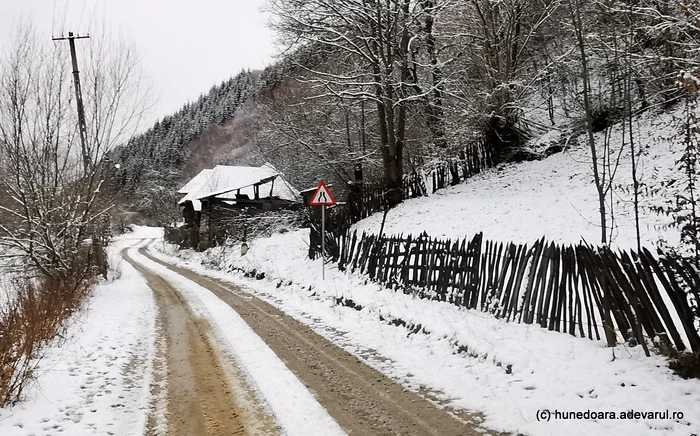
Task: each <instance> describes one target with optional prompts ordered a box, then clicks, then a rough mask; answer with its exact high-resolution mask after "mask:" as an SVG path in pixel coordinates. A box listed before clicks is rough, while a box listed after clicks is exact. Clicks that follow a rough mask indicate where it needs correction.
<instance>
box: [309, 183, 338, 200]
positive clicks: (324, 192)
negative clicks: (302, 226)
mask: <svg viewBox="0 0 700 436" xmlns="http://www.w3.org/2000/svg"><path fill="white" fill-rule="evenodd" d="M309 206H335V198H333V195H331V191H329V190H328V186H326V184H325V183H323V182H321V183H319V184H318V188H316V192H314V195H313V197H311V201H310V202H309Z"/></svg>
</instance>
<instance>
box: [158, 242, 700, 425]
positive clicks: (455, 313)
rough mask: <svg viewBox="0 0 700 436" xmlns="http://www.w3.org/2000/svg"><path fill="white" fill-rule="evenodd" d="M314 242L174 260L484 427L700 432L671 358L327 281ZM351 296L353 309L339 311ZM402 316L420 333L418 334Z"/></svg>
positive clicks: (689, 390)
mask: <svg viewBox="0 0 700 436" xmlns="http://www.w3.org/2000/svg"><path fill="white" fill-rule="evenodd" d="M306 241H308V233H307V231H305V230H300V231H296V232H292V233H288V234H283V235H275V236H273V237H271V238H265V239H259V240H255V241H253V242H252V243H251V244H250V251H248V254H247V255H246V256H244V257H241V256H240V251H239V247H228V248H221V247H219V248H215V249H212V250H209V251H208V252H206V253H194V252H191V251H185V252H179V253H177V254H178V255H179V256H180V257H179V259H175V260H176V261H177V262H178V263H180V264H182V265H187V266H190V267H192V268H193V269H196V270H198V271H200V272H202V273H204V274H209V275H212V276H215V277H219V278H222V279H225V280H229V281H232V282H234V283H236V284H237V285H239V286H244V287H245V289H247V290H248V291H249V292H251V293H252V294H255V295H257V296H259V297H261V298H263V299H265V300H266V301H268V302H270V303H272V304H274V305H275V306H277V307H279V308H280V309H281V310H284V311H285V312H287V313H288V314H290V315H292V316H294V317H295V318H297V319H299V320H300V321H302V322H304V323H306V324H308V325H309V326H310V327H312V328H313V329H314V330H315V331H317V332H318V333H320V334H322V335H324V336H326V337H327V338H329V339H330V340H332V341H334V342H335V343H336V344H338V345H340V346H342V347H344V348H345V349H347V350H348V351H350V352H352V353H354V354H355V355H357V356H358V357H360V358H361V359H363V360H364V361H366V362H368V363H369V364H370V365H372V366H374V367H375V368H377V369H378V370H380V371H382V372H384V373H385V374H387V375H389V376H391V377H393V378H394V379H396V380H398V381H399V382H401V383H403V384H404V385H405V386H407V387H408V388H410V389H413V390H421V391H422V392H426V391H428V392H431V393H432V398H433V399H436V400H438V401H440V403H442V404H445V405H448V406H450V407H455V408H458V409H466V410H469V411H476V412H481V413H483V417H484V421H483V425H484V426H485V427H487V428H490V429H494V430H498V431H509V432H522V433H525V434H530V435H534V436H538V435H562V434H566V435H588V434H635V435H662V434H663V435H667V434H682V435H687V434H691V433H700V384H699V383H698V382H697V380H682V379H680V378H678V377H676V376H674V375H673V374H672V372H671V370H669V369H668V365H667V361H666V360H665V359H664V358H662V357H659V356H653V357H651V358H646V357H644V355H643V352H642V350H641V348H640V347H636V348H626V347H624V346H619V347H617V348H615V349H614V356H615V358H614V359H613V351H612V350H610V349H607V348H604V344H603V343H602V342H593V341H589V340H587V339H580V338H578V339H577V338H574V337H571V336H569V335H566V334H560V333H554V332H549V331H547V330H544V329H541V328H539V327H538V326H533V325H522V324H512V323H506V322H503V321H502V320H497V319H494V318H493V317H491V316H489V315H487V314H484V313H481V312H477V311H468V310H463V309H461V308H458V307H455V306H452V305H449V304H446V303H440V302H434V301H426V300H418V299H414V298H412V297H411V296H407V295H403V294H401V293H396V292H393V291H391V290H386V289H382V288H381V287H380V286H378V285H376V284H373V283H368V281H367V280H366V278H364V277H359V276H354V275H346V274H344V273H342V272H340V271H338V270H337V268H335V266H333V265H331V266H328V267H327V271H326V280H325V281H322V280H321V263H320V260H317V261H310V260H308V259H307V258H306V253H307V245H306V244H307V242H306ZM153 248H155V249H159V250H162V249H163V245H161V244H160V243H157V244H154V245H153ZM171 248H172V247H171ZM170 252H171V253H175V251H170ZM157 255H158V256H160V257H162V258H169V259H170V260H173V258H172V257H169V256H165V255H164V254H162V253H160V254H157ZM202 265H207V266H209V267H215V268H218V269H220V270H221V271H214V270H212V269H205V267H203V266H202ZM238 269H243V270H247V271H250V270H253V269H255V270H256V272H257V273H258V274H260V273H264V274H265V279H263V280H253V279H247V278H244V277H242V274H241V273H235V272H233V271H235V270H238ZM348 300H352V303H353V304H352V305H353V306H355V309H353V308H350V307H346V306H343V305H342V304H338V302H339V301H345V302H348ZM359 307H361V310H356V309H357V308H359ZM382 320H383V321H382ZM392 320H402V321H403V322H405V323H406V324H407V325H408V326H409V327H412V326H418V325H420V328H418V329H416V330H418V333H410V332H409V330H407V329H406V328H404V327H396V326H394V325H391V324H390V321H392ZM544 409H549V410H559V411H567V412H568V411H581V412H585V411H587V410H591V411H596V412H608V411H609V412H618V413H620V412H626V411H629V410H634V411H639V412H643V411H661V412H663V411H665V410H669V411H676V412H682V413H683V414H684V417H683V419H677V420H660V419H658V420H650V419H636V420H635V419H631V420H610V419H607V420H590V419H589V420H563V419H561V420H554V419H552V420H551V421H549V422H540V421H538V419H537V413H538V411H542V410H544Z"/></svg>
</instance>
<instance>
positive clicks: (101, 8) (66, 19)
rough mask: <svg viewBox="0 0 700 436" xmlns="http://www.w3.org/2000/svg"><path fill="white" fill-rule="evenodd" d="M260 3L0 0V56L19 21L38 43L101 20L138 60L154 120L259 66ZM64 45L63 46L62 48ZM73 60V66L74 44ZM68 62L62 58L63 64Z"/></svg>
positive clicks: (267, 50) (262, 39)
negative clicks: (148, 86) (30, 28)
mask: <svg viewBox="0 0 700 436" xmlns="http://www.w3.org/2000/svg"><path fill="white" fill-rule="evenodd" d="M263 3H264V0H0V50H1V49H2V48H3V46H5V45H6V44H7V43H8V41H9V39H10V37H11V34H12V31H13V29H14V28H15V25H16V24H18V23H19V21H20V20H23V21H32V22H33V23H34V26H35V29H36V30H37V31H38V32H39V33H40V34H42V35H45V36H46V38H50V36H51V35H52V34H53V35H54V36H58V35H60V34H62V33H63V34H64V35H67V34H68V31H72V32H73V33H79V34H83V33H87V32H88V31H89V30H90V29H91V28H94V27H95V24H99V23H102V22H104V24H105V25H107V26H109V27H111V30H112V31H111V34H112V36H113V37H114V38H118V35H119V34H123V35H126V36H127V37H128V39H130V40H131V41H132V42H133V43H134V45H135V46H136V48H137V50H138V51H139V53H140V55H141V58H142V60H143V67H144V69H145V71H146V73H147V74H148V76H149V77H150V78H151V81H152V82H153V91H154V94H155V96H156V98H157V99H158V103H157V105H156V106H155V107H154V109H153V113H152V117H153V118H161V117H162V116H164V115H167V114H169V113H172V112H174V111H176V110H178V109H179V108H180V107H181V106H182V105H183V104H185V103H186V102H187V101H188V100H194V99H196V98H197V97H198V96H199V94H202V93H205V92H207V91H208V90H209V88H211V86H212V85H214V84H219V83H221V81H223V80H225V79H228V78H229V77H231V76H233V75H236V74H237V73H238V72H239V71H240V70H241V69H243V68H246V69H247V68H250V69H256V68H262V67H264V66H265V65H268V64H269V63H270V62H271V60H272V55H273V54H274V44H273V41H274V36H273V34H272V32H271V31H270V30H269V29H267V28H266V27H265V23H266V21H267V17H266V15H264V14H263V13H262V12H261V11H260V7H261V6H262V4H263ZM64 43H66V44H67V42H64ZM77 44H78V60H79V61H80V48H79V47H80V42H77ZM67 61H68V60H67Z"/></svg>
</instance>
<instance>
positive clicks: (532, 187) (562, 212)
mask: <svg viewBox="0 0 700 436" xmlns="http://www.w3.org/2000/svg"><path fill="white" fill-rule="evenodd" d="M680 115H681V114H680V113H677V112H671V113H664V114H655V113H652V112H648V113H645V114H644V115H643V116H641V117H640V118H639V119H637V120H636V124H637V126H638V130H637V133H636V134H637V137H636V138H635V141H636V145H635V147H636V149H637V150H642V155H641V156H639V167H638V174H639V180H640V181H641V183H642V184H643V185H644V186H643V187H642V191H643V192H644V194H643V195H642V198H641V206H642V207H641V210H640V212H641V213H640V220H641V226H640V227H641V228H640V233H641V240H642V244H643V245H646V246H649V247H653V246H654V244H656V243H657V242H658V241H659V239H665V240H667V242H668V243H669V244H670V245H673V246H675V245H677V244H678V241H679V233H678V231H677V230H675V229H672V228H668V225H669V224H670V223H671V218H670V217H669V216H666V215H659V214H657V213H656V212H654V211H653V210H651V207H652V206H660V205H662V204H664V202H666V201H667V200H669V199H670V198H671V196H672V195H673V193H674V192H675V190H676V189H678V188H677V185H680V183H681V182H680V181H678V182H677V183H675V184H674V185H673V187H672V188H663V187H662V186H661V185H660V183H661V182H662V181H665V182H668V181H671V180H674V179H679V172H678V170H677V169H676V161H677V160H678V159H679V157H680V154H681V152H682V147H683V146H682V144H680V143H679V141H680V140H679V139H678V138H679V137H680V136H681V135H679V133H678V127H677V126H678V121H677V119H678V117H679V116H680ZM674 126H676V127H674ZM561 134H562V132H559V131H557V130H552V131H550V132H548V133H547V134H545V135H544V136H543V137H541V138H539V140H538V141H537V142H536V144H533V146H534V147H536V148H540V149H543V148H544V147H545V146H546V145H547V144H550V143H551V142H552V141H554V142H556V141H557V140H558V139H559V137H560V135H561ZM621 136H622V126H620V125H619V124H618V125H616V126H615V127H614V128H613V129H612V131H611V133H610V144H611V149H612V150H613V151H614V152H615V153H614V154H613V156H612V158H613V159H616V157H617V151H618V150H619V149H620V146H621ZM585 141H586V138H585V136H580V137H578V143H579V144H578V145H576V146H573V147H570V148H569V149H568V150H567V151H565V152H563V153H559V154H555V155H553V156H550V157H548V158H546V159H544V160H541V161H535V162H524V163H519V164H509V165H503V166H499V167H498V168H495V169H491V170H488V171H486V172H484V173H482V174H479V175H477V176H475V177H473V178H471V179H469V180H467V181H466V182H463V183H462V184H460V185H457V186H454V187H450V188H446V189H443V190H440V191H437V192H436V193H435V194H433V195H431V196H430V197H423V198H418V199H414V200H408V201H406V202H404V203H403V204H401V205H399V206H398V207H396V208H394V209H392V210H391V211H389V213H388V215H387V220H386V224H385V228H384V231H385V233H386V234H399V233H403V234H404V235H405V234H413V235H418V234H420V233H421V232H423V231H425V232H427V233H428V234H429V235H430V236H432V237H445V238H465V237H466V238H472V237H473V236H474V234H476V233H478V232H483V233H484V237H485V238H486V239H490V240H495V241H498V242H509V241H513V242H518V243H532V242H534V241H536V240H538V239H539V238H541V237H543V236H546V238H547V239H548V240H550V241H555V242H563V243H577V242H580V241H581V239H585V240H586V241H587V242H589V243H591V244H598V243H599V242H600V227H599V223H600V220H599V212H598V199H597V193H596V189H595V185H594V183H593V175H592V169H591V168H592V166H591V159H590V150H589V149H588V147H587V145H586V142H585ZM596 141H597V144H599V146H600V145H602V144H603V142H604V138H603V134H602V133H600V134H598V135H596ZM614 185H618V186H617V187H616V189H615V191H614V195H613V198H614V207H613V209H612V213H613V214H614V226H615V228H614V231H613V238H612V241H613V245H614V246H617V247H621V248H632V247H635V246H636V240H635V225H634V211H633V207H632V202H631V199H632V194H631V192H630V191H625V190H624V189H623V188H627V189H629V188H630V187H631V186H632V178H631V160H630V153H629V146H627V145H625V147H624V149H623V152H622V155H621V159H620V165H619V168H618V170H617V173H616V175H615V178H614ZM608 203H610V202H608ZM609 212H610V210H609ZM381 222H382V214H375V215H374V216H371V217H369V218H367V219H365V220H363V221H361V222H360V223H358V224H357V225H356V226H355V228H357V230H358V231H359V232H360V233H361V232H362V231H366V232H368V233H375V234H376V233H379V230H380V228H381Z"/></svg>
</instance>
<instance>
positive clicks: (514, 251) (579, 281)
mask: <svg viewBox="0 0 700 436" xmlns="http://www.w3.org/2000/svg"><path fill="white" fill-rule="evenodd" d="M326 236H327V238H328V239H329V244H327V245H326V246H327V247H329V250H330V252H329V255H330V257H331V258H333V259H334V260H335V261H337V262H338V267H339V268H340V269H341V270H345V269H349V270H352V271H359V272H360V273H366V274H368V275H369V277H370V278H371V279H372V280H374V281H377V282H380V283H384V284H388V285H390V286H392V287H394V288H395V289H400V290H403V291H404V292H405V293H413V294H415V295H417V296H419V297H420V298H429V299H435V300H440V301H447V302H450V303H452V304H455V305H458V306H464V307H467V308H470V309H478V310H481V311H485V312H490V313H493V314H494V315H495V316H497V317H500V318H504V319H506V320H508V321H515V322H523V323H527V324H532V323H537V324H539V325H540V326H542V327H543V328H547V329H549V330H555V331H559V332H567V333H570V334H572V335H576V336H580V337H587V338H590V339H596V340H600V339H601V335H603V336H605V333H604V329H603V320H604V319H605V313H606V312H608V311H609V312H610V313H611V320H612V321H613V323H614V324H613V327H614V328H615V330H616V331H617V332H619V334H620V335H621V336H622V338H623V339H624V340H625V341H626V342H628V343H631V344H635V343H639V344H641V345H642V346H643V347H644V349H645V351H646V352H647V354H648V350H647V341H646V340H645V337H646V338H651V339H652V341H654V342H655V343H657V344H659V345H662V346H670V345H675V347H676V349H677V350H679V351H683V350H686V349H688V348H689V347H690V348H691V349H692V350H693V351H695V352H700V336H699V335H698V330H699V327H700V324H699V321H700V309H699V308H698V303H699V302H700V276H699V275H698V273H697V272H696V271H695V270H694V269H693V267H692V266H691V265H689V264H688V263H687V262H685V261H683V260H679V259H674V258H669V257H664V256H660V257H659V258H656V257H654V256H653V255H652V254H651V253H650V252H649V251H648V250H646V249H643V250H642V252H641V253H636V252H632V251H630V252H627V251H617V252H616V251H612V250H610V249H607V248H602V249H600V248H593V247H590V246H587V245H576V246H572V245H566V246H560V245H557V244H555V243H547V242H546V241H545V240H544V239H541V240H539V241H537V242H536V243H535V244H533V245H532V246H528V245H527V244H526V245H516V244H513V243H508V244H503V243H495V242H490V241H484V240H483V239H482V235H481V234H478V235H476V236H475V237H474V238H473V239H472V240H457V241H451V240H436V239H432V238H430V237H428V236H427V235H423V236H421V237H417V238H416V237H412V236H407V237H390V238H384V237H377V236H375V235H367V234H363V235H362V236H360V237H358V235H357V232H354V233H350V232H346V233H344V234H340V235H335V236H334V235H331V234H327V235H326Z"/></svg>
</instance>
